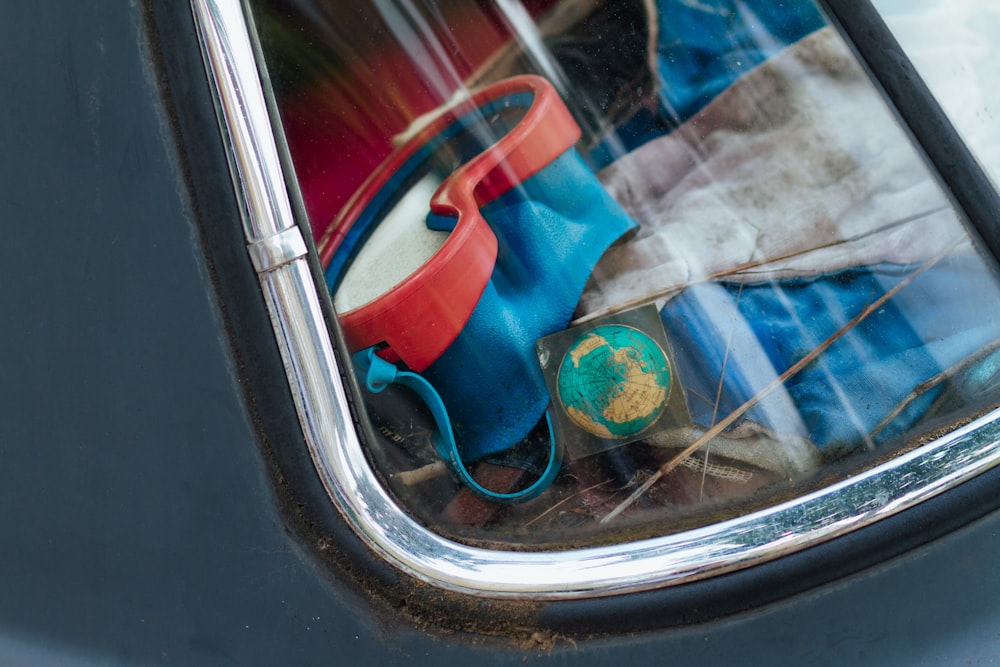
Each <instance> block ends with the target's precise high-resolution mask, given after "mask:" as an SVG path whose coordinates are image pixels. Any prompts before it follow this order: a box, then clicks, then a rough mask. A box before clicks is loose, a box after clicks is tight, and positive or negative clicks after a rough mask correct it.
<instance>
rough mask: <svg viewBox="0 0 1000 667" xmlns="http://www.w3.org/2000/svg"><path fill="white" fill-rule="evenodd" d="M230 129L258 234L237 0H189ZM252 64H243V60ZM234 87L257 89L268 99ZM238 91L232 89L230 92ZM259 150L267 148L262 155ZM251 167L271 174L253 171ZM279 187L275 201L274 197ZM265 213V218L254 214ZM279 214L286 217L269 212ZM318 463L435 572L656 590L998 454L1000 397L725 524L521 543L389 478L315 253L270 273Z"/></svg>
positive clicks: (539, 589) (255, 121)
mask: <svg viewBox="0 0 1000 667" xmlns="http://www.w3.org/2000/svg"><path fill="white" fill-rule="evenodd" d="M191 6H192V10H193V12H194V15H195V19H196V24H197V26H198V31H199V38H200V41H201V44H202V48H203V51H204V55H205V60H206V66H207V68H208V70H209V73H210V78H212V79H213V85H214V86H215V88H216V93H217V95H218V96H219V97H220V101H219V105H218V108H219V114H220V124H221V126H222V131H223V132H224V133H225V134H226V135H227V137H228V139H229V141H230V142H231V144H232V149H233V151H234V152H235V153H236V154H237V158H236V159H235V160H234V162H233V164H234V165H235V166H234V168H235V169H238V170H239V174H238V175H239V178H236V179H234V183H235V184H236V187H237V190H238V191H239V195H240V197H241V200H242V201H243V202H244V205H245V206H246V210H245V211H244V215H245V216H247V218H248V219H247V222H246V225H245V227H246V234H247V240H248V244H251V243H254V242H255V241H258V240H260V239H261V238H266V237H267V236H271V235H273V234H266V233H265V234H261V233H260V230H262V229H264V228H266V227H272V228H275V229H274V231H280V229H282V228H288V227H289V226H292V225H294V220H293V219H292V217H291V208H290V206H289V205H288V201H289V200H288V195H287V192H285V190H284V179H283V174H282V172H281V169H280V165H279V163H278V162H277V160H276V159H275V160H273V161H272V160H269V159H259V160H256V161H255V160H254V156H255V155H256V151H263V152H264V154H265V156H266V155H272V154H273V155H276V154H277V153H276V150H275V144H274V136H273V134H272V128H271V125H270V121H269V119H268V117H267V115H266V107H265V106H264V104H263V93H262V91H261V85H260V79H259V74H258V72H257V70H256V67H255V66H254V65H253V52H252V50H251V49H250V42H249V39H248V37H247V34H248V33H247V31H248V27H247V22H246V19H245V17H244V14H243V10H242V8H241V7H240V2H239V0H191ZM236 63H240V66H235V64H236ZM233 99H242V100H244V101H245V100H259V102H260V104H259V108H257V107H256V106H254V107H248V106H247V104H246V103H242V104H234V103H232V100H233ZM227 100H229V101H228V102H227ZM258 157H259V156H258ZM248 173H254V174H258V175H259V178H257V177H253V178H249V177H247V174H248ZM274 199H277V201H272V200H274ZM258 215H263V216H264V217H265V219H264V220H258V219H257V218H256V217H255V216H258ZM272 215H273V216H276V217H275V218H274V219H270V218H268V216H272ZM259 279H260V283H261V287H262V289H263V291H264V296H265V300H266V302H267V306H268V309H269V312H270V315H271V320H272V324H273V326H274V330H275V335H276V337H277V339H278V344H279V348H280V350H281V355H282V358H283V361H284V363H285V368H286V372H287V375H288V380H289V383H290V385H291V388H292V394H293V398H294V401H295V404H296V407H297V409H298V413H299V420H300V422H301V425H302V428H303V432H304V434H305V438H306V444H307V446H308V448H309V451H310V454H311V456H312V460H313V462H314V464H315V467H316V470H317V472H318V474H319V476H320V478H321V480H322V482H323V484H324V487H325V488H326V490H327V493H328V494H329V496H330V498H331V499H332V501H333V503H334V505H335V506H336V507H337V509H338V510H339V512H340V513H341V515H342V516H343V518H344V520H345V521H347V522H348V524H349V525H350V526H351V527H352V528H353V529H354V530H355V532H356V533H357V534H358V535H359V536H360V537H361V538H362V539H363V540H364V541H365V542H366V543H367V544H368V545H369V547H370V548H372V549H373V550H374V551H375V552H376V553H377V554H380V555H381V556H382V557H383V558H385V559H387V560H388V561H390V562H391V563H393V564H394V565H396V566H397V567H399V568H400V569H401V570H403V571H405V572H406V573H408V574H409V575H411V576H413V577H415V578H417V579H419V580H421V581H423V582H426V583H428V584H431V585H434V586H438V587H441V588H443V589H447V590H451V591H455V592H460V593H464V594H469V595H474V596H482V597H490V598H513V599H517V598H545V599H573V598H585V597H597V596H607V595H614V594H622V593H629V592H636V591H641V590H648V589H653V588H658V587H663V586H667V585H673V584H679V583H683V582H688V581H694V580H697V579H702V578H705V577H709V576H713V575H716V574H721V573H724V572H730V571H733V570H737V569H741V568H745V567H749V566H752V565H755V564H760V563H764V562H767V561H770V560H773V559H776V558H779V557H781V556H783V555H786V554H789V553H792V552H795V551H799V550H801V549H804V548H806V547H809V546H813V545H815V544H818V543H820V542H823V541H826V540H829V539H832V538H834V537H837V536H839V535H843V534H846V533H848V532H850V531H853V530H855V529H858V528H861V527H863V526H867V525H870V524H872V523H875V522H877V521H878V520H880V519H883V518H885V517H888V516H891V515H894V514H896V513H898V512H901V511H903V510H905V509H907V508H910V507H913V506H914V505H916V504H918V503H920V502H922V501H924V500H927V499H929V498H931V497H934V496H936V495H938V494H940V493H942V492H944V491H946V490H948V489H950V488H953V487H955V486H957V485H959V484H961V483H962V482H964V481H966V480H968V479H970V478H972V477H974V476H976V475H978V474H980V473H982V472H985V471H986V470H988V469H990V468H992V467H994V466H996V465H997V464H998V463H1000V410H997V411H994V412H992V413H990V414H988V415H986V416H984V417H982V418H980V419H978V420H976V421H974V422H972V423H970V424H968V425H967V426H965V427H963V428H960V429H958V430H956V431H954V432H952V433H950V434H948V435H947V436H945V437H942V438H940V439H937V440H935V441H933V442H931V443H928V444H926V445H924V446H922V447H920V448H918V449H916V450H914V451H912V452H910V453H908V454H906V455H903V456H900V457H897V458H895V459H893V460H891V461H889V462H887V463H884V464H882V465H879V466H877V467H875V468H872V469H870V470H867V471H865V472H863V473H861V474H859V475H856V476H854V477H851V478H849V479H846V480H844V481H842V482H840V483H838V484H835V485H833V486H830V487H827V488H824V489H822V490H820V491H817V492H815V493H812V494H809V495H806V496H802V497H800V498H797V499H795V500H793V501H789V502H786V503H783V504H780V505H777V506H775V507H772V508H769V509H766V510H762V511H759V512H755V513H753V514H749V515H745V516H742V517H739V518H736V519H732V520H729V521H725V522H722V523H718V524H714V525H710V526H705V527H704V528H700V529H697V530H692V531H687V532H684V533H679V534H675V535H668V536H664V537H659V538H653V539H647V540H642V541H637V542H631V543H626V544H621V545H615V546H604V547H594V548H585V549H575V550H567V551H536V552H512V551H499V550H489V549H482V548H477V547H472V546H467V545H463V544H459V543H457V542H453V541H451V540H448V539H446V538H444V537H442V536H440V535H437V534H436V533H433V532H432V531H430V530H428V529H427V528H425V527H423V526H421V525H420V524H418V523H416V522H415V521H414V520H413V519H411V518H410V517H409V516H408V515H407V514H406V513H405V512H404V511H403V510H402V508H400V507H399V506H398V505H397V504H396V503H395V502H394V501H393V500H392V499H391V498H390V497H389V495H388V493H387V492H386V491H385V489H383V488H382V486H381V485H380V484H379V482H378V480H377V478H376V476H375V474H374V471H373V470H372V469H371V468H370V466H369V464H368V462H367V460H366V458H365V455H364V452H363V450H362V446H361V443H360V440H359V438H358V434H357V432H356V430H355V428H354V426H353V424H352V422H351V419H350V416H349V415H350V412H349V404H348V400H347V396H346V393H345V389H344V387H343V386H342V384H341V383H340V382H339V380H338V378H339V377H340V372H339V370H338V363H337V360H336V356H335V354H334V350H333V345H332V343H331V338H330V334H329V331H328V329H327V327H326V323H325V320H324V318H323V311H322V306H321V304H320V299H319V295H318V293H317V291H316V287H315V284H314V283H313V281H312V278H311V275H310V271H309V266H308V264H307V262H306V260H305V259H303V258H299V259H294V260H292V261H290V262H287V263H285V264H283V265H281V266H278V267H277V268H274V269H272V270H269V271H266V272H264V273H259Z"/></svg>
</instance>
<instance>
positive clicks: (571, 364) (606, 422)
mask: <svg viewBox="0 0 1000 667" xmlns="http://www.w3.org/2000/svg"><path fill="white" fill-rule="evenodd" d="M670 382H671V378H670V363H669V362H668V361H667V355H666V353H664V351H663V349H662V348H661V347H660V346H659V345H658V344H657V343H656V341H655V340H653V339H652V338H650V337H649V336H648V335H646V334H645V333H643V332H642V331H640V330H638V329H634V328H632V327H628V326H624V325H620V324H610V325H605V326H599V327H595V328H594V329H591V330H590V331H588V332H587V333H586V334H584V335H583V336H581V337H580V338H579V339H578V340H576V341H575V342H574V343H573V344H572V345H571V346H570V348H569V350H567V352H566V356H565V357H563V361H562V364H561V365H560V367H559V376H558V379H557V381H556V386H557V391H558V394H559V402H560V403H561V404H562V406H563V408H564V409H565V410H566V414H568V415H569V417H570V419H571V420H572V421H573V422H574V423H575V424H576V425H577V426H579V427H580V428H582V429H584V430H585V431H587V432H589V433H592V434H593V435H596V436H598V437H602V438H609V439H618V440H623V439H626V438H633V437H635V436H637V435H639V434H640V433H642V432H643V431H644V430H646V429H647V428H649V426H650V425H652V424H653V423H654V422H655V421H656V420H657V419H659V418H660V415H662V414H663V411H664V410H665V409H666V407H667V397H668V396H669V394H670Z"/></svg>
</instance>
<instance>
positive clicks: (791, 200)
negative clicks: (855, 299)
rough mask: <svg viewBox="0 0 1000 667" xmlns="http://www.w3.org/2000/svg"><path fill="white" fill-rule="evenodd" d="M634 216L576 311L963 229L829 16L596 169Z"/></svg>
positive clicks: (785, 271) (821, 268) (877, 251)
mask: <svg viewBox="0 0 1000 667" xmlns="http://www.w3.org/2000/svg"><path fill="white" fill-rule="evenodd" d="M600 176H601V180H602V181H603V182H604V184H605V186H606V187H607V188H608V190H609V191H610V192H611V194H612V195H613V196H614V197H615V198H616V199H617V200H618V201H619V202H620V203H621V204H622V206H623V207H624V208H625V209H626V210H627V211H628V212H629V213H630V214H631V215H632V216H633V217H635V219H636V220H637V221H638V222H639V223H640V225H641V229H640V231H639V233H638V234H637V235H636V236H634V237H633V238H631V239H629V240H628V241H627V242H625V243H622V244H620V245H618V246H616V247H613V248H612V249H610V250H609V251H608V252H607V253H606V254H605V256H604V257H603V258H602V260H601V262H600V264H599V265H598V267H597V269H596V270H595V272H594V276H593V278H592V280H591V283H590V285H589V286H588V288H587V290H586V292H585V293H584V296H583V299H582V300H581V303H580V307H579V309H578V315H580V316H588V315H596V314H599V313H601V312H605V311H606V310H609V309H611V310H616V309H620V308H621V307H623V306H625V305H629V304H631V303H641V302H644V301H649V300H651V298H653V297H656V298H657V299H658V300H660V301H662V300H663V299H665V298H667V297H669V295H670V292H671V290H672V289H676V288H677V287H683V286H685V285H687V284H690V283H692V282H696V281H701V280H705V279H707V278H710V277H712V276H713V275H717V274H718V273H720V272H730V271H733V270H734V269H738V268H739V267H743V266H745V265H747V264H749V263H752V262H759V261H761V260H768V259H772V258H777V257H782V256H785V255H788V254H789V253H803V251H809V252H804V254H799V255H796V256H794V257H788V258H786V259H782V260H779V261H773V262H770V263H766V264H763V265H760V266H756V267H754V268H749V269H746V270H744V271H742V272H739V273H735V274H731V275H728V278H729V279H733V280H745V281H753V282H756V281H761V280H765V279H768V278H786V277H792V276H805V275H815V274H817V273H822V272H827V271H833V270H838V269H842V268H846V267H850V266H859V265H869V264H877V263H880V262H894V263H900V264H909V263H915V262H920V261H922V260H925V259H927V258H929V257H931V256H933V255H935V254H936V253H938V252H940V251H941V250H942V249H943V248H944V247H945V246H946V245H947V244H948V243H950V242H951V241H953V240H954V239H955V238H956V237H957V236H959V235H961V234H964V231H963V228H962V226H961V224H960V223H959V222H958V220H957V218H956V215H955V213H954V212H953V210H952V208H951V205H950V203H949V201H948V199H947V197H946V196H945V194H944V193H943V192H942V190H941V188H940V187H939V186H938V184H937V182H936V181H935V180H934V179H933V177H932V176H931V175H930V172H929V171H928V170H927V168H926V167H925V165H924V163H923V161H922V159H921V157H919V156H918V154H917V153H916V152H915V150H914V149H913V147H912V145H911V143H910V141H909V139H908V138H907V136H906V135H905V134H904V132H903V131H902V130H901V129H900V127H899V126H898V124H897V123H896V121H895V119H894V117H893V116H892V114H891V113H890V111H889V110H888V108H887V107H886V105H885V103H884V102H883V100H882V98H881V97H880V95H879V94H878V93H877V92H876V91H875V89H874V88H873V87H872V85H871V83H870V81H869V79H868V77H867V75H866V74H865V73H864V72H863V71H862V70H861V68H860V67H859V66H858V64H857V62H856V60H855V58H854V56H853V55H852V54H851V53H850V51H849V50H848V48H847V47H846V45H845V44H844V43H843V41H842V40H841V39H840V37H839V36H838V35H837V34H836V33H835V32H834V31H833V30H832V29H830V28H825V29H823V30H820V31H818V32H817V33H814V34H812V35H810V36H808V37H806V38H805V39H803V40H801V41H800V42H798V43H796V44H794V45H792V46H790V47H788V48H787V49H786V50H785V51H783V52H782V53H781V54H779V55H778V56H776V57H774V58H773V59H771V60H770V61H768V62H767V63H765V64H763V65H761V66H759V67H758V68H756V69H754V70H753V71H751V72H749V73H748V74H747V75H745V76H744V77H742V78H741V79H739V80H738V81H737V82H736V83H735V84H733V85H732V86H731V87H730V88H728V89H727V90H726V91H725V92H723V93H722V94H721V95H720V96H719V97H717V98H716V99H715V100H714V101H713V102H712V103H711V104H710V105H709V106H708V107H706V108H705V109H704V110H703V111H702V112H700V113H699V114H698V115H696V116H695V117H694V118H692V119H691V120H690V121H688V122H687V123H686V124H685V125H684V126H682V127H681V128H680V129H679V130H677V131H676V132H674V133H673V134H670V135H668V136H665V137H662V138H660V139H657V140H654V141H652V142H650V143H648V144H646V145H644V146H642V147H640V148H639V149H637V150H635V151H633V152H632V153H630V154H629V155H627V156H625V157H624V158H622V159H621V160H619V161H617V162H616V163H614V164H613V165H611V166H610V167H608V168H607V169H605V170H604V171H603V172H602V173H601V174H600Z"/></svg>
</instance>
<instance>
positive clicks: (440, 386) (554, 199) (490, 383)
mask: <svg viewBox="0 0 1000 667" xmlns="http://www.w3.org/2000/svg"><path fill="white" fill-rule="evenodd" d="M482 213H483V217H484V218H485V219H486V220H487V222H488V223H489V224H490V227H491V228H492V229H493V232H494V233H495V234H496V236H497V240H498V241H499V251H498V256H497V264H496V268H495V269H494V271H493V275H492V277H491V280H490V283H489V285H488V286H487V288H486V291H485V292H484V293H483V296H482V298H481V299H480V301H479V303H478V304H477V306H476V309H475V310H474V311H473V313H472V316H471V318H470V319H469V321H468V323H467V324H466V326H465V328H464V329H463V330H462V333H461V334H459V336H458V338H457V339H456V340H455V342H454V343H452V345H451V346H450V347H449V348H448V349H447V350H446V351H445V353H444V354H443V355H442V356H441V358H439V359H438V360H437V361H436V362H434V363H433V364H432V365H431V366H430V367H429V368H427V369H426V370H425V371H424V376H425V377H426V378H427V380H428V381H430V383H431V384H432V385H433V386H434V388H435V389H436V390H437V391H438V393H439V394H440V396H441V398H442V400H443V401H444V404H445V406H446V407H447V410H448V414H449V415H450V417H451V421H452V425H453V426H454V430H455V435H456V439H457V441H458V443H459V447H460V449H461V454H462V459H463V460H466V461H471V460H475V459H478V458H480V457H482V456H486V455H488V454H493V453H496V452H499V451H502V450H505V449H507V448H509V447H512V446H513V445H515V444H517V443H518V442H519V441H520V440H522V439H523V438H524V437H525V436H526V435H527V434H528V432H529V431H530V430H531V429H532V428H533V427H534V426H535V425H536V424H537V423H538V422H539V420H540V419H541V417H542V415H543V414H544V412H545V409H546V407H547V405H548V403H549V395H548V390H547V388H546V385H545V379H544V377H543V376H542V372H541V369H540V367H539V364H538V359H537V356H536V353H535V340H537V339H538V338H541V337H542V336H546V335H548V334H551V333H555V332H556V331H561V330H562V329H565V328H566V326H567V325H568V324H569V321H570V319H571V318H572V316H573V311H574V309H575V308H576V304H577V302H578V301H579V299H580V295H581V294H582V292H583V287H584V285H585V284H586V282H587V280H588V278H589V277H590V274H591V272H592V271H593V269H594V265H595V264H596V263H597V260H598V259H600V257H601V255H602V254H603V253H604V251H605V250H606V249H607V248H608V247H609V246H610V245H611V244H612V243H614V242H615V241H616V240H617V239H618V238H620V237H621V236H622V235H623V234H625V233H626V232H628V231H630V230H632V229H634V228H635V227H636V226H637V225H636V223H635V222H634V221H633V220H632V219H631V218H630V217H629V216H628V215H627V214H626V213H625V211H624V210H622V208H621V207H620V206H619V205H618V204H617V203H616V202H615V201H614V200H613V199H612V198H611V197H610V196H609V195H608V194H607V192H605V190H604V188H603V187H602V186H601V184H600V182H599V181H598V180H597V178H596V177H595V176H594V174H593V173H592V172H591V171H590V169H589V168H588V167H587V166H586V164H585V163H584V162H583V160H582V159H581V158H580V156H579V154H578V153H577V152H576V150H575V149H571V150H569V151H567V152H566V153H564V154H563V155H562V156H561V157H559V158H557V159H556V160H555V161H553V162H552V163H551V164H550V165H549V166H547V167H546V168H545V169H543V170H542V171H541V172H539V173H538V174H536V175H535V176H533V177H532V178H530V179H528V180H527V181H525V182H524V183H523V184H522V186H521V187H519V188H517V189H516V190H514V191H512V192H510V193H508V194H506V195H504V196H503V197H501V198H499V199H498V200H496V201H494V202H491V203H490V204H489V205H487V206H485V207H483V209H482ZM453 224H454V220H453V219H450V218H442V217H438V216H434V215H431V216H429V217H428V225H429V226H431V227H432V228H435V229H442V228H448V227H449V226H451V225H453Z"/></svg>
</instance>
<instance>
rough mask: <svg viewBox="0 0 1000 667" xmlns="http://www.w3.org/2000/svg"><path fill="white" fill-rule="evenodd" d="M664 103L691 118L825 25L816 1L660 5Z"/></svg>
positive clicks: (712, 0)
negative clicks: (789, 47)
mask: <svg viewBox="0 0 1000 667" xmlns="http://www.w3.org/2000/svg"><path fill="white" fill-rule="evenodd" d="M656 4H657V7H658V9H659V29H660V33H659V41H658V44H657V46H658V49H659V50H658V62H659V67H660V76H661V80H662V93H661V99H662V103H663V105H664V106H665V107H667V109H666V110H667V111H668V112H670V113H671V115H673V116H674V117H676V118H681V119H686V118H689V117H690V116H692V115H693V114H695V113H697V112H698V110H700V109H701V108H702V107H704V106H705V105H706V104H708V103H709V102H710V101H712V99H713V98H714V97H715V96H716V95H718V94H719V93H721V92H722V91H723V90H725V89H726V88H727V87H728V86H729V85H730V84H731V83H733V82H734V81H735V80H736V79H738V78H739V77H740V76H741V75H743V74H745V73H746V72H748V71H750V70H751V69H753V68H754V67H756V66H757V65H759V64H760V63H762V62H764V61H765V60H767V59H768V58H770V57H771V56H773V55H775V54H776V53H778V51H780V50H781V49H783V48H784V47H786V46H787V45H789V44H792V43H793V42H796V41H798V40H799V39H801V38H803V37H805V36H806V35H808V34H809V33H811V32H813V31H814V30H817V29H819V28H821V27H823V26H824V25H825V21H824V20H823V16H822V15H821V14H820V13H819V10H818V9H817V8H816V5H815V4H813V2H811V0H785V1H783V2H778V1H775V0H658V1H657V3H656Z"/></svg>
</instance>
